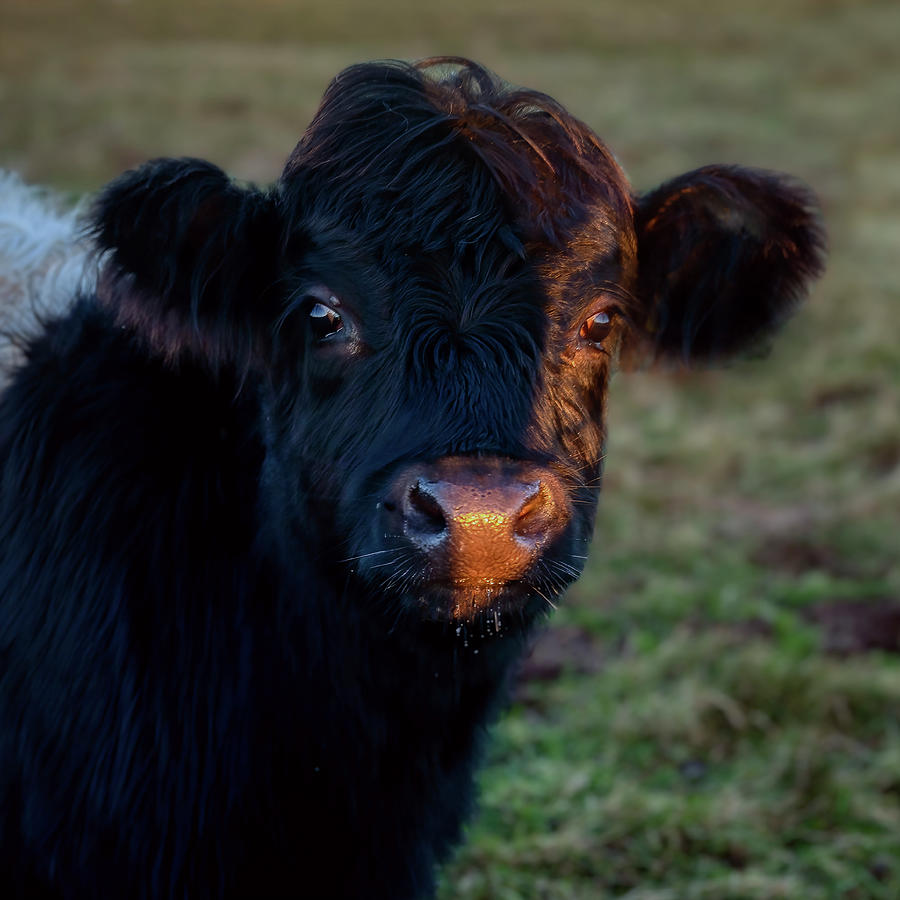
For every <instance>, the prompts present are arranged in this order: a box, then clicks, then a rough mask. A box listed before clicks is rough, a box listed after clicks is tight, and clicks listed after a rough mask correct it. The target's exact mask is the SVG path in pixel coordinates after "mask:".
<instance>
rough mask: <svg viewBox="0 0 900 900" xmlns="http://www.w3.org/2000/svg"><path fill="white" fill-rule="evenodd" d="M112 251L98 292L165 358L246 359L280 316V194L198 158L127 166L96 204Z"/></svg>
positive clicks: (104, 245)
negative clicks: (276, 291)
mask: <svg viewBox="0 0 900 900" xmlns="http://www.w3.org/2000/svg"><path fill="white" fill-rule="evenodd" d="M93 222H94V237H95V239H96V242H97V245H98V247H99V249H100V250H101V252H102V251H106V252H107V253H108V261H107V262H106V265H105V268H104V271H103V274H102V276H101V280H100V285H99V288H98V295H99V297H100V299H101V301H102V302H104V303H106V304H107V305H108V306H110V307H111V308H112V309H114V310H115V312H116V314H117V316H118V318H119V320H120V321H121V322H122V323H123V324H125V325H128V326H130V327H132V328H134V329H135V330H136V331H137V332H138V333H139V334H141V335H142V337H144V338H145V339H146V340H147V341H149V343H150V344H151V346H152V347H153V348H154V349H155V350H157V351H159V352H160V353H162V354H163V355H165V356H167V357H177V356H180V355H181V354H182V352H183V351H188V352H191V353H192V354H194V355H196V356H200V357H203V358H205V359H207V360H208V361H210V362H212V363H213V364H218V363H221V362H223V361H225V360H229V359H230V360H241V359H244V360H246V359H248V358H249V357H250V356H252V355H253V354H254V353H255V352H256V351H257V350H258V345H259V342H260V339H261V338H262V337H263V336H264V334H265V326H266V325H268V323H270V322H272V321H273V320H274V318H275V315H277V313H273V312H272V310H273V309H274V306H275V304H274V302H273V298H272V296H271V295H272V291H273V285H274V283H275V280H276V277H277V276H276V272H277V265H278V254H279V246H280V236H281V235H280V232H281V228H280V218H279V215H278V212H277V208H276V204H275V201H274V198H273V197H272V196H271V195H270V194H267V193H264V192H262V191H259V190H256V189H254V188H243V187H240V186H238V185H236V184H234V182H232V181H231V180H230V179H229V178H228V176H227V175H226V174H225V173H224V172H223V171H222V170H221V169H219V168H218V167H216V166H214V165H212V164H211V163H208V162H205V161H204V160H198V159H158V160H153V161H151V162H148V163H145V164H144V165H143V166H141V167H140V168H138V169H135V170H133V171H130V172H126V173H125V174H124V175H122V176H121V177H120V178H118V179H117V180H116V181H114V182H112V183H111V184H110V185H109V186H108V187H107V188H105V189H104V190H103V191H102V192H101V193H100V195H99V197H98V198H97V200H96V201H95V203H94V208H93Z"/></svg>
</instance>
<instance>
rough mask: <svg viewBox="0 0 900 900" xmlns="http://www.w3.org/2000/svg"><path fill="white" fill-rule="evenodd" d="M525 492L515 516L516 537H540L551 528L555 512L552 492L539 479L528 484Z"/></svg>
mask: <svg viewBox="0 0 900 900" xmlns="http://www.w3.org/2000/svg"><path fill="white" fill-rule="evenodd" d="M526 492H527V496H526V499H525V502H524V503H523V504H522V506H521V507H520V508H519V512H518V514H517V516H516V522H515V526H514V531H515V534H516V537H521V538H540V537H541V536H543V535H545V534H546V533H547V532H548V531H551V530H552V528H553V524H554V517H555V513H556V504H555V503H554V500H553V494H552V493H551V492H550V490H548V488H547V486H546V485H545V484H544V483H543V482H540V481H539V482H536V483H535V484H534V485H528V486H527V488H526Z"/></svg>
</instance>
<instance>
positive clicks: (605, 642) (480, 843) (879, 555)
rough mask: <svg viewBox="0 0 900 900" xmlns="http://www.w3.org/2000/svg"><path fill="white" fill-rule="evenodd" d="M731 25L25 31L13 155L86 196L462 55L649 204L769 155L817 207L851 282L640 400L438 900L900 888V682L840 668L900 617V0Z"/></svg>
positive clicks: (839, 270) (275, 159)
mask: <svg viewBox="0 0 900 900" xmlns="http://www.w3.org/2000/svg"><path fill="white" fill-rule="evenodd" d="M711 9H712V7H710V6H709V4H706V3H700V0H686V2H669V3H663V2H662V0H656V2H651V0H631V2H628V3H622V2H612V0H556V2H553V3H547V2H546V0H544V2H540V3H539V2H537V0H524V2H521V3H515V4H514V3H512V2H505V0H504V2H500V3H496V4H485V3H476V2H474V0H458V2H456V3H453V4H428V5H425V4H421V3H419V2H413V0H386V2H385V3H382V4H379V5H372V4H364V3H362V2H361V0H351V2H346V3H321V2H319V3H314V4H313V3H289V2H287V0H264V2H259V0H257V2H255V3H252V4H251V3H250V2H249V0H223V2H213V0H200V2H194V3H190V2H186V0H180V2H175V0H131V2H127V0H122V2H112V0H110V2H99V0H93V2H88V0H83V2H81V3H78V4H73V3H69V2H63V0H42V2H41V3H34V2H33V0H4V4H3V7H2V10H0V33H2V34H3V36H4V40H3V41H0V108H2V115H0V165H7V166H12V167H14V168H17V169H19V170H20V171H22V172H23V173H24V174H25V175H26V176H27V177H29V178H31V179H33V180H36V181H40V182H45V183H51V184H55V185H57V186H59V187H62V188H65V189H70V190H75V191H80V190H87V189H94V188H96V187H98V186H99V185H100V184H102V183H103V182H104V181H106V180H108V179H109V178H111V177H113V176H114V175H116V174H117V173H118V172H119V171H120V170H121V169H123V168H125V167H127V166H130V165H133V164H135V163H138V162H140V161H141V160H143V159H145V158H147V157H150V156H154V155H160V154H177V155H181V154H196V155H200V156H204V157H207V158H210V159H212V160H214V161H216V162H217V163H219V164H220V165H223V166H225V167H226V168H228V169H229V170H230V171H232V172H234V173H235V174H236V175H238V176H240V177H243V178H250V179H255V180H260V181H268V180H271V179H273V178H275V177H276V176H277V174H278V172H279V170H280V167H281V164H282V161H283V159H284V158H285V157H286V155H287V153H288V152H289V150H290V149H291V147H292V146H293V144H294V143H295V141H296V139H297V138H298V136H299V134H300V132H301V130H302V128H303V126H304V125H305V123H306V122H307V121H308V119H309V117H310V115H311V114H312V111H313V110H314V108H315V104H316V102H317V100H318V97H319V95H320V94H321V92H322V90H323V88H324V87H325V84H326V83H327V81H328V79H329V78H330V77H331V76H332V75H333V74H335V73H336V72H337V71H338V69H340V68H341V67H342V66H344V65H346V64H348V63H350V62H353V61H358V60H362V59H367V58H373V57H382V56H394V57H402V58H413V57H420V56H424V55H428V54H433V53H447V52H450V53H454V52H455V53H465V54H468V55H472V56H475V57H476V58H478V59H480V60H482V61H484V62H486V63H487V64H489V65H490V66H491V67H492V68H494V69H496V70H497V71H499V72H500V73H501V74H502V75H504V76H505V77H507V78H509V79H510V80H512V81H515V82H519V83H522V84H526V85H529V86H533V87H538V88H540V89H543V90H546V91H547V92H549V93H551V94H553V95H554V96H557V97H558V98H559V99H560V100H562V101H563V102H564V103H565V104H567V105H568V106H569V107H570V108H571V109H572V110H574V111H575V112H576V113H577V114H579V115H580V116H581V117H582V118H584V119H585V120H587V121H588V122H589V123H590V124H591V125H592V126H593V127H595V128H596V129H597V131H598V132H599V133H600V134H601V136H603V137H604V138H605V139H607V140H608V141H609V143H610V145H611V146H612V147H613V149H614V150H615V152H616V153H617V155H618V157H619V159H620V160H621V162H622V163H623V165H624V166H625V168H626V169H627V170H628V171H629V173H630V174H631V176H632V179H633V181H634V183H635V184H636V185H637V186H638V187H640V188H648V187H651V186H653V185H654V184H655V183H657V182H658V181H660V180H662V179H664V178H667V177H670V176H672V175H675V174H678V173H679V172H681V171H683V170H685V169H688V168H692V167H695V166H698V165H702V164H704V163H707V162H740V163H745V164H751V165H760V166H768V167H772V168H781V169H784V170H787V171H791V172H793V173H795V174H797V175H799V176H801V177H802V178H804V179H805V180H807V181H808V182H809V183H810V184H812V185H813V186H814V187H815V188H816V190H817V191H818V192H819V193H820V195H821V197H822V200H823V205H824V209H825V214H826V219H827V222H828V226H829V230H830V234H831V258H830V265H829V270H828V274H827V275H826V277H825V279H824V280H823V281H822V282H821V283H820V284H819V286H818V287H817V289H816V291H815V294H814V297H813V299H812V302H811V303H810V304H809V305H808V306H807V307H806V308H805V309H804V310H803V311H802V312H801V313H800V314H799V315H798V316H797V317H796V318H795V319H794V320H793V321H792V322H791V323H790V325H789V326H788V328H787V329H786V332H785V333H784V335H782V336H781V337H780V338H779V340H778V341H777V342H776V343H775V344H774V346H773V349H772V352H771V353H770V354H769V355H768V357H767V358H764V359H759V360H751V361H746V362H742V363H739V364H735V365H733V366H731V367H730V368H728V369H727V370H725V371H723V372H699V373H693V374H689V373H683V372H677V373H673V372H670V373H666V372H640V373H622V374H620V375H619V376H617V378H616V379H615V381H614V384H613V388H612V395H611V399H610V410H611V421H610V444H609V453H608V461H607V465H608V468H607V477H606V483H605V487H604V496H603V501H602V506H601V517H600V521H599V524H598V529H597V538H596V541H595V546H594V548H593V552H592V556H591V560H590V564H589V568H588V571H587V572H586V574H585V577H584V578H583V579H582V581H581V582H580V583H579V584H578V585H577V586H576V587H575V588H574V589H573V590H572V591H571V593H570V596H569V597H568V599H567V601H566V603H565V604H564V606H563V608H562V609H561V610H560V612H559V614H558V615H557V616H556V617H555V618H554V620H553V623H552V625H551V629H550V631H549V632H548V633H547V635H546V636H545V638H544V639H543V640H542V642H541V643H540V644H539V646H538V649H537V650H536V655H539V654H540V653H545V654H546V653H548V652H549V653H551V654H553V653H555V654H556V656H555V657H554V658H555V660H556V665H555V668H554V669H553V670H552V671H553V672H556V671H557V670H558V675H556V676H555V677H550V675H548V674H547V673H546V672H545V673H544V677H543V678H540V679H531V680H528V681H526V682H524V683H523V684H522V686H521V687H520V689H519V691H518V693H517V697H516V702H515V704H514V705H513V707H512V709H511V710H510V712H509V714H508V715H507V716H505V717H504V719H503V720H502V721H501V722H500V723H499V725H498V727H497V728H496V730H495V735H494V740H493V742H492V745H491V750H490V758H489V764H488V766H487V767H486V769H485V770H484V772H483V774H482V777H481V798H482V799H481V813H480V816H479V818H478V819H477V821H475V822H474V823H473V824H472V826H471V829H470V832H469V840H468V843H467V844H466V846H465V847H463V848H462V849H461V850H460V851H459V853H458V854H457V856H456V858H455V859H454V861H453V862H452V864H451V865H450V866H449V867H448V868H447V869H446V871H445V873H444V878H443V885H442V890H441V898H442V900H513V898H526V900H527V898H541V900H569V898H573V900H574V898H585V900H586V898H592V900H597V898H600V900H604V898H628V900H693V898H697V900H755V898H758V900H770V898H790V900H818V898H822V900H832V898H841V900H881V898H883V900H888V898H890V900H895V898H897V897H900V662H898V656H897V655H895V654H893V653H879V652H874V651H872V652H859V653H852V654H850V655H845V656H836V655H832V654H829V653H827V652H826V649H827V648H828V647H844V648H845V649H846V648H848V647H849V648H851V649H856V650H861V649H864V648H865V646H866V644H867V641H868V639H867V638H866V637H865V635H864V632H865V627H866V623H867V621H868V620H871V621H873V622H874V621H875V618H874V616H875V615H876V610H877V609H879V608H884V606H885V604H886V603H888V602H900V561H898V557H900V340H898V338H900V277H898V274H897V256H898V251H900V128H898V121H900V120H898V112H897V110H898V102H900V93H898V84H900V63H898V56H897V48H896V38H897V35H898V34H900V6H898V4H896V3H895V2H873V0H864V2H857V3H852V4H851V3H840V2H832V0H780V2H775V0H754V2H751V0H737V2H734V3H730V4H728V5H727V7H725V5H723V8H722V10H721V11H716V12H710V10H711ZM836 602H841V603H844V604H851V606H850V607H849V608H850V610H851V612H852V610H853V609H856V608H857V607H858V609H859V611H860V613H859V615H858V616H856V617H855V618H854V617H852V616H851V618H850V619H849V620H835V619H833V618H832V619H829V618H828V615H827V611H828V609H830V607H831V605H832V604H834V603H836ZM852 604H856V606H852ZM823 610H824V611H825V613H824V617H825V618H824V621H825V624H824V625H823V624H822V621H823V618H822V617H823V612H822V611H823ZM891 621H893V622H894V623H895V624H894V625H893V626H892V627H893V629H894V631H897V627H898V626H897V625H896V622H897V619H896V618H895V619H893V620H891ZM829 622H831V624H830V625H829V624H828V623H829ZM848 622H849V623H850V624H847V623H848ZM847 629H849V630H850V631H851V632H853V633H852V634H846V633H844V632H845V631H846V630H847ZM854 629H856V630H859V632H860V635H863V636H862V637H860V636H859V635H856V632H855V631H854ZM876 630H877V627H876ZM882 631H883V629H882ZM572 635H575V636H576V638H577V640H575V641H570V642H569V643H565V640H564V639H565V638H566V636H569V637H571V636H572ZM880 637H881V638H883V639H886V641H887V645H890V643H891V639H892V637H893V639H894V647H897V646H898V644H900V637H898V635H897V634H893V635H892V634H891V633H888V634H886V635H885V634H883V633H882V634H880ZM856 638H858V640H857V639H856ZM854 641H855V643H854ZM868 642H869V643H871V641H868ZM551 674H552V673H551Z"/></svg>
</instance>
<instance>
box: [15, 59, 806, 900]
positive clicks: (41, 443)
mask: <svg viewBox="0 0 900 900" xmlns="http://www.w3.org/2000/svg"><path fill="white" fill-rule="evenodd" d="M810 207H811V201H810V198H809V195H808V193H807V192H806V191H805V189H802V188H798V187H796V186H794V185H791V184H790V183H788V182H786V181H785V180H783V179H781V178H779V177H776V176H772V175H767V174H761V173H756V172H748V171H747V170H740V169H708V170H701V171H700V173H695V174H693V175H689V176H684V177H683V178H682V179H680V180H676V181H675V182H672V183H670V184H669V185H667V186H665V187H663V188H661V189H659V191H657V192H654V193H653V194H651V195H649V197H647V198H642V199H641V200H639V201H637V202H636V201H635V200H634V198H633V197H632V195H631V192H630V189H629V187H628V184H627V182H626V180H625V178H624V175H623V174H622V172H621V170H620V169H619V168H618V166H617V165H616V164H615V162H614V160H613V158H612V156H611V155H610V153H609V152H608V151H607V150H606V148H605V147H604V145H603V144H602V143H601V142H600V141H599V140H598V139H597V138H596V137H595V136H594V135H593V134H592V133H591V132H590V131H589V130H588V129H587V128H586V127H585V126H584V125H582V124H581V123H579V122H578V121H577V120H575V119H573V118H572V117H571V116H569V115H568V114H567V113H566V112H565V111H564V110H563V109H562V108H561V107H559V105H558V104H556V103H555V102H554V101H552V100H550V99H549V98H547V97H545V96H543V95H540V94H536V93H531V92H526V91H513V90H511V89H508V88H506V87H504V86H503V85H502V84H500V83H499V82H498V81H497V80H496V79H495V78H494V77H493V76H492V75H490V73H488V72H487V71H485V70H484V69H481V68H480V67H477V66H475V65H474V64H471V63H468V62H466V61H462V60H438V61H433V62H432V63H426V64H422V65H419V66H416V67H413V66H407V65H404V64H400V63H378V64H370V65H365V66H357V67H353V68H352V69H350V70H348V71H346V72H344V73H342V74H341V75H339V76H338V78H337V79H336V80H335V82H334V83H333V84H332V86H331V87H330V88H329V89H328V93H327V94H326V96H325V99H324V100H323V104H322V107H321V108H320V110H319V112H318V113H317V115H316V118H315V119H314V121H313V122H312V124H311V125H310V127H309V129H308V130H307V132H306V134H305V135H304V137H303V138H302V140H301V141H300V144H299V145H298V147H297V149H296V150H295V151H294V153H293V154H292V155H291V157H290V159H289V161H288V164H287V166H286V168H285V172H284V174H283V176H282V178H281V180H280V181H279V182H278V183H277V184H276V186H275V187H274V188H273V189H272V190H270V191H266V192H263V191H258V190H256V189H253V188H243V187H239V186H237V185H235V184H233V183H232V182H230V181H229V180H228V179H227V178H226V176H224V174H223V173H222V172H220V171H219V170H218V169H216V168H215V167H213V166H211V165H209V164H208V163H204V162H199V161H196V160H160V161H157V162H153V163H148V164H147V165H146V166H144V167H142V168H140V169H138V170H137V171H134V172H130V173H127V174H126V175H124V176H123V177H122V178H121V179H119V180H118V181H117V182H115V183H113V184H112V185H111V186H110V187H109V188H107V189H106V191H105V192H104V193H103V194H102V195H101V196H100V198H99V200H98V202H97V205H96V209H95V217H94V219H95V223H96V236H97V240H98V243H99V245H100V247H101V248H102V250H103V251H104V252H105V253H107V255H108V258H107V263H106V266H105V274H104V276H103V277H102V279H101V282H100V285H99V288H98V291H97V293H96V295H94V296H87V297H83V298H81V299H80V300H79V301H78V302H77V304H75V305H74V307H73V309H72V311H71V313H70V314H68V315H67V316H66V317H65V318H62V319H60V320H58V321H55V322H53V323H50V324H48V326H47V327H46V329H45V331H44V333H43V335H42V336H40V337H39V338H38V339H37V340H35V341H34V342H33V343H32V344H31V346H30V347H29V349H28V359H27V362H26V363H25V365H24V366H22V367H21V368H20V369H19V370H18V371H17V372H16V374H15V377H14V379H13V381H12V383H11V385H10V387H9V388H8V389H7V391H6V393H5V395H4V396H3V398H2V401H0V881H2V885H3V894H4V896H6V897H45V898H73V900H74V898H101V897H103V898H108V897H116V898H150V897H178V898H191V900H203V898H209V897H229V898H239V897H245V898H251V897H252V898H262V897H311V898H327V897H335V898H349V897H360V898H362V897H365V898H368V900H376V898H390V900H403V898H417V897H428V896H430V895H431V893H432V891H433V885H434V877H435V867H436V865H437V863H439V862H440V861H441V860H442V859H444V858H445V857H446V856H447V854H448V852H449V851H450V849H451V848H452V847H453V846H454V844H455V843H456V842H457V841H458V840H459V838H460V831H461V826H462V824H463V822H464V821H465V819H466V816H467V815H468V814H469V812H470V808H471V794H472V785H471V783H472V772H473V768H474V766H475V764H476V762H477V759H478V755H479V748H480V745H481V742H482V734H483V730H484V728H485V726H486V725H487V724H489V722H490V720H491V717H492V715H493V714H494V713H495V712H496V710H497V708H498V705H499V704H500V702H501V701H502V699H503V695H504V690H505V684H506V680H507V677H508V673H509V671H510V668H511V665H512V664H513V662H514V661H515V659H516V658H517V656H518V655H519V653H520V651H521V647H522V644H523V641H524V640H525V638H526V636H527V634H528V632H529V630H530V628H531V626H532V625H533V624H534V622H535V621H536V619H538V618H539V617H540V616H541V615H542V614H543V613H544V612H546V609H547V607H548V605H549V604H550V602H551V601H553V602H555V600H556V599H557V598H558V596H559V595H560V594H561V593H562V592H563V591H564V589H565V587H566V586H567V584H568V583H570V582H571V580H572V579H573V578H574V577H576V576H577V574H578V572H579V571H580V569H581V565H582V558H583V555H584V549H585V547H586V546H587V542H588V541H589V539H590V535H591V531H592V528H593V519H594V512H595V505H596V503H595V501H596V497H597V488H598V485H599V480H600V476H601V458H602V451H603V443H604V430H603V417H604V406H605V390H606V384H607V380H608V376H609V371H610V367H611V364H612V360H613V359H614V357H615V355H616V353H617V352H618V350H619V348H620V347H627V346H632V347H633V346H636V345H638V344H640V343H642V342H643V343H645V342H646V340H647V338H648V337H649V338H650V339H651V340H653V339H655V340H656V341H657V345H658V348H659V349H660V350H661V351H662V352H663V353H675V354H678V355H681V354H683V353H687V354H688V355H690V354H691V353H692V352H695V353H696V355H697V356H698V357H699V358H707V357H710V356H720V355H724V354H725V353H733V352H735V351H737V350H739V349H740V348H741V347H742V346H745V345H747V344H749V343H751V342H752V341H754V340H756V339H757V338H758V337H759V335H760V333H762V332H763V331H765V330H766V329H768V328H770V327H771V326H772V325H774V324H775V323H777V321H778V320H780V319H781V317H782V314H783V312H784V310H785V309H786V308H787V307H788V306H789V305H790V304H791V303H792V302H793V301H794V299H795V298H796V297H797V296H798V295H799V294H800V293H801V292H802V290H803V289H804V288H805V286H806V284H807V283H808V281H809V279H810V277H811V276H812V275H814V274H816V273H817V272H818V270H819V268H820V266H821V261H820V256H821V252H820V247H821V236H820V232H819V229H818V225H817V223H816V220H815V217H814V214H813V213H812V212H811V211H810ZM635 208H636V212H635ZM695 288H696V289H695ZM333 298H336V300H335V301H334V302H332V299H333ZM323 303H325V304H326V305H328V304H331V305H332V307H333V309H334V311H336V312H335V314H338V313H339V314H340V315H341V316H342V321H343V325H344V328H343V330H342V331H340V332H336V333H334V334H331V335H330V336H329V335H327V334H324V333H323V332H322V331H318V332H317V331H316V330H315V329H316V328H321V323H322V322H323V321H326V320H324V319H322V317H321V313H322V304H323ZM598 311H599V312H606V313H607V314H608V315H609V317H610V318H611V320H612V327H611V329H610V330H609V333H608V335H605V336H604V337H603V339H602V340H601V341H593V340H591V339H590V334H589V333H588V331H586V330H585V329H584V328H582V325H583V323H585V322H586V321H587V320H589V319H590V317H591V316H592V315H593V314H594V313H596V312H598ZM448 457H458V458H462V459H469V458H471V459H475V458H478V459H483V460H487V461H488V462H487V463H485V464H489V463H490V461H492V460H493V461H497V460H499V461H503V465H526V464H527V465H529V466H534V467H540V470H541V471H544V472H546V473H547V478H548V479H550V478H552V479H554V483H558V484H559V485H561V486H562V489H563V490H564V494H565V498H564V502H561V506H565V509H566V525H565V528H564V529H563V530H562V531H561V532H560V534H559V535H556V536H554V539H553V541H552V542H550V543H549V544H548V545H547V546H546V547H545V548H543V550H542V554H541V556H540V559H539V560H538V562H537V563H536V564H535V566H534V568H533V570H531V571H529V572H528V573H527V574H526V575H525V576H524V577H523V579H522V580H521V581H517V582H514V583H509V584H505V585H499V586H495V587H484V586H481V587H477V586H476V587H472V586H471V585H469V586H467V587H465V588H463V587H459V586H453V585H449V586H448V585H443V584H437V583H435V582H434V581H433V580H430V579H429V576H428V569H427V566H426V565H425V564H424V562H423V560H422V559H421V555H417V553H416V552H415V551H414V550H413V549H410V547H409V546H407V545H405V544H400V543H397V541H396V540H395V537H396V536H393V535H391V536H388V535H385V534H383V532H384V527H383V523H384V521H386V520H385V519H384V518H383V515H384V513H383V511H382V512H377V511H376V510H377V506H378V505H379V504H382V501H383V500H384V498H385V497H386V496H387V494H386V492H387V491H388V488H389V486H390V485H392V484H395V483H396V482H397V479H398V478H400V477H401V475H400V474H398V473H402V472H404V471H406V470H407V469H408V468H409V467H410V466H413V467H414V466H417V465H422V464H426V463H427V464H431V463H433V462H434V461H436V460H442V459H445V458H448ZM490 464H493V463H490ZM497 465H499V463H497Z"/></svg>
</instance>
